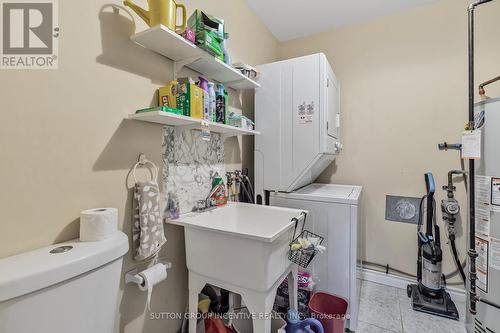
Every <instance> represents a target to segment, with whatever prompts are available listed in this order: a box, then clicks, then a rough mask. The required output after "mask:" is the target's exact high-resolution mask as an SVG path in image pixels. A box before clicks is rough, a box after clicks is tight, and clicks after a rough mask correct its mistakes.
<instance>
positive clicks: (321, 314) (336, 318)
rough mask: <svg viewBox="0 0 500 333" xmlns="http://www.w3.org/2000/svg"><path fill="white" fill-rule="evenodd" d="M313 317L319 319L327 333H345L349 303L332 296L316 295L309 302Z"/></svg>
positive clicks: (322, 293) (325, 294)
mask: <svg viewBox="0 0 500 333" xmlns="http://www.w3.org/2000/svg"><path fill="white" fill-rule="evenodd" d="M309 308H310V309H311V317H312V318H315V319H318V320H319V321H320V322H321V324H322V325H323V330H324V332H325V333H344V332H345V320H346V313H347V309H348V308H349V303H348V302H347V300H346V299H344V298H342V297H339V296H335V295H332V294H328V293H324V292H318V293H314V294H313V295H312V297H311V300H310V301H309Z"/></svg>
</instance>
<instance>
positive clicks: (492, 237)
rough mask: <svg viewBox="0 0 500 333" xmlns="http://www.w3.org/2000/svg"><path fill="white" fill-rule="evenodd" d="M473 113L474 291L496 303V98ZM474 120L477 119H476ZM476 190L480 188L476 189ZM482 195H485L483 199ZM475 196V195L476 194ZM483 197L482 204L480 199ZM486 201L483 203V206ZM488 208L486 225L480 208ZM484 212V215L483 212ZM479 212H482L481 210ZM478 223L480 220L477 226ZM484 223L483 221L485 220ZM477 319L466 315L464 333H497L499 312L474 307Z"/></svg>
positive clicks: (499, 185) (499, 215)
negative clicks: (477, 149)
mask: <svg viewBox="0 0 500 333" xmlns="http://www.w3.org/2000/svg"><path fill="white" fill-rule="evenodd" d="M475 113H476V115H479V117H482V116H484V125H482V126H481V135H482V145H481V159H480V160H478V161H476V164H475V177H476V198H477V199H476V251H477V252H478V254H479V256H478V258H477V259H476V268H477V272H478V280H477V281H476V285H477V287H476V291H477V293H478V296H479V297H481V298H485V299H488V300H489V301H491V302H494V303H497V304H499V303H500V153H499V148H498V147H499V143H500V98H494V99H488V100H486V101H482V102H479V103H476V105H475ZM476 117H477V116H476ZM478 187H480V188H478ZM485 191H486V193H487V194H486V195H485ZM478 193H479V194H478ZM482 196H486V197H489V198H486V200H482V199H481V198H480V197H482ZM483 201H487V202H483ZM483 204H488V205H489V206H490V208H489V209H487V210H489V212H487V214H489V222H488V223H486V222H485V221H484V220H485V216H484V214H486V212H483V213H482V215H481V217H480V216H479V215H478V212H479V211H480V210H481V208H485V207H487V206H488V205H484V206H482V207H481V206H480V205H483ZM487 210H486V211H487ZM482 211H485V210H484V209H482ZM478 220H482V222H479V223H480V224H478ZM486 220H487V218H486ZM476 306H477V315H476V316H471V315H470V313H469V312H468V311H467V331H468V332H491V333H497V332H500V310H499V309H497V308H495V307H493V306H490V305H488V304H485V303H482V302H478V303H477V305H476Z"/></svg>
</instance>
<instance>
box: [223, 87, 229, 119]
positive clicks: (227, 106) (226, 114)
mask: <svg viewBox="0 0 500 333" xmlns="http://www.w3.org/2000/svg"><path fill="white" fill-rule="evenodd" d="M228 113H229V94H228V92H227V90H225V89H224V124H227V123H228V122H229V117H228Z"/></svg>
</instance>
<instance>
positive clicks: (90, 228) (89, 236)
mask: <svg viewBox="0 0 500 333" xmlns="http://www.w3.org/2000/svg"><path fill="white" fill-rule="evenodd" d="M117 230H118V209H116V208H94V209H88V210H84V211H82V212H80V241H82V242H94V241H101V240H104V239H107V238H110V237H112V236H114V235H115V234H116V232H117Z"/></svg>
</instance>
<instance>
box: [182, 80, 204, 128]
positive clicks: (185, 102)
mask: <svg viewBox="0 0 500 333" xmlns="http://www.w3.org/2000/svg"><path fill="white" fill-rule="evenodd" d="M178 82H179V85H178V89H177V95H176V107H177V108H179V109H181V110H182V114H183V115H185V116H189V117H193V118H197V119H203V90H202V89H201V88H200V87H198V86H197V85H196V84H195V83H194V81H193V80H192V79H191V78H182V79H179V80H178Z"/></svg>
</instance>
